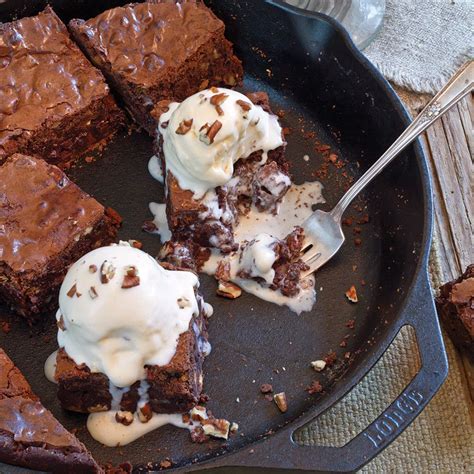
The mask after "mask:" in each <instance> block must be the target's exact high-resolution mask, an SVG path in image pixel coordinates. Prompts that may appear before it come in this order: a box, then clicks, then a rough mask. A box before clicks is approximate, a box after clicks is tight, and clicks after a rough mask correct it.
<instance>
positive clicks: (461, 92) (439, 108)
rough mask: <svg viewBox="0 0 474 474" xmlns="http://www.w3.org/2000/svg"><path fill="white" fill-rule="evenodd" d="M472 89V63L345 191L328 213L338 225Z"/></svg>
mask: <svg viewBox="0 0 474 474" xmlns="http://www.w3.org/2000/svg"><path fill="white" fill-rule="evenodd" d="M473 88H474V61H470V62H468V63H467V64H466V65H465V66H464V67H463V68H461V69H460V70H459V71H458V72H457V74H455V75H454V76H453V77H452V78H451V80H450V81H449V82H448V83H447V84H446V85H445V86H444V87H443V88H442V89H441V90H440V91H439V92H438V93H437V94H436V95H435V96H434V97H433V99H432V100H431V101H430V102H429V104H428V105H427V106H426V107H425V108H424V109H423V111H422V112H421V113H420V114H419V115H418V116H417V117H416V119H415V120H413V122H412V123H411V124H410V125H409V126H408V128H407V129H406V130H405V131H404V132H403V133H402V134H401V135H400V137H399V138H398V139H397V140H396V141H395V142H394V143H393V144H392V145H391V146H390V148H389V149H388V150H387V151H386V152H385V153H384V154H383V155H382V156H381V157H380V158H379V159H378V160H377V161H376V162H375V163H374V164H373V165H372V166H371V167H370V168H369V169H368V170H367V171H366V172H365V173H364V174H363V175H362V177H361V178H359V180H358V181H357V182H356V183H355V184H354V185H353V186H352V187H351V188H350V189H349V191H347V193H346V194H344V196H343V197H342V198H341V200H340V201H339V202H338V203H337V205H336V206H335V207H334V209H333V210H332V211H331V215H332V216H333V218H334V219H335V220H336V222H338V221H340V220H341V218H342V215H343V214H344V211H345V210H346V209H347V206H348V205H349V204H350V203H351V202H352V200H353V199H354V198H355V197H356V196H357V195H358V194H359V193H360V192H361V191H362V189H363V188H365V186H367V184H369V183H370V182H371V181H372V179H373V178H375V176H377V175H378V174H379V173H380V172H381V171H382V170H383V169H384V168H385V167H386V166H387V165H388V164H389V163H390V162H391V161H392V160H393V159H394V158H395V157H396V156H397V155H398V154H399V153H400V152H401V151H402V150H403V149H404V148H406V147H407V146H408V145H409V144H410V143H411V142H412V141H414V140H415V139H416V138H417V137H418V136H419V135H420V134H421V133H423V132H424V131H425V130H426V129H427V128H428V127H429V126H430V125H431V124H432V123H433V122H434V121H435V120H437V119H438V118H439V117H440V116H441V115H443V114H444V113H445V112H447V111H448V110H449V109H450V108H451V107H452V106H453V105H455V104H456V103H457V102H459V101H460V100H461V99H462V98H463V97H464V96H465V95H467V94H468V93H469V92H471V91H472V90H473Z"/></svg>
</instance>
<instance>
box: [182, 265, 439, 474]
mask: <svg viewBox="0 0 474 474" xmlns="http://www.w3.org/2000/svg"><path fill="white" fill-rule="evenodd" d="M405 325H410V326H412V327H413V328H414V329H415V333H416V337H417V343H418V348H419V352H420V355H421V362H422V366H421V368H420V370H419V372H418V373H417V374H416V376H415V377H414V378H413V380H412V381H411V382H410V383H409V384H408V385H407V387H406V388H405V389H404V390H403V392H402V393H401V394H400V395H399V396H398V397H397V398H396V399H395V401H394V402H393V403H392V404H391V405H390V406H389V407H387V408H386V409H385V410H384V412H383V413H382V414H381V415H380V416H379V417H378V418H377V419H376V420H375V421H374V422H372V423H371V424H370V425H369V426H368V427H367V428H365V429H364V430H363V431H362V432H361V433H359V434H358V435H357V436H356V437H355V438H353V439H352V440H351V441H349V442H348V443H347V444H346V445H345V446H342V447H331V446H301V445H298V444H296V443H295V442H294V441H293V434H294V431H295V429H298V428H299V427H300V426H297V427H296V428H294V427H292V428H291V429H289V428H288V429H282V430H280V431H277V433H275V434H274V435H273V436H271V437H269V438H268V439H266V440H265V441H262V442H259V443H255V444H253V445H252V446H251V448H252V449H249V450H246V449H244V450H241V451H237V452H236V453H234V454H229V455H226V456H221V457H220V458H218V459H215V460H214V461H213V462H211V463H210V464H209V465H208V466H205V463H204V465H203V466H202V467H201V469H203V468H205V467H207V468H208V469H209V468H211V470H212V469H213V468H218V467H227V468H229V467H235V468H237V467H238V469H237V470H232V471H225V472H239V473H240V472H258V469H261V468H267V469H275V470H276V471H280V470H283V471H284V470H290V471H291V472H302V471H311V472H328V471H330V472H353V471H357V470H358V469H360V468H361V467H362V466H364V465H365V464H367V463H368V462H369V461H370V460H371V459H373V458H374V457H375V456H377V455H378V454H379V453H380V452H381V451H382V450H383V449H384V448H386V447H387V446H388V445H389V444H390V443H391V442H392V441H394V440H395V438H397V437H398V436H399V435H400V434H401V433H402V431H403V430H405V429H406V428H407V427H408V425H409V424H410V423H411V422H412V421H413V420H414V419H415V418H416V417H417V416H418V415H419V414H420V413H421V411H422V410H423V409H424V408H425V407H426V405H427V404H428V402H429V401H430V400H431V398H432V397H433V396H434V395H435V394H436V392H437V391H438V389H439V388H440V386H441V384H442V383H443V382H444V380H445V378H446V376H447V374H448V361H447V358H446V353H445V349H444V343H443V338H442V335H441V330H440V326H439V322H438V317H437V314H436V309H435V307H434V303H433V297H432V295H431V289H430V286H429V283H428V275H427V274H426V272H425V274H424V275H423V274H422V275H421V277H420V278H419V280H418V284H416V285H415V288H414V290H413V291H412V293H411V296H410V298H409V300H408V301H407V304H406V306H405V308H404V310H403V314H402V316H401V318H400V320H399V322H398V324H397V325H396V326H395V327H394V328H393V331H392V332H391V335H393V338H394V337H395V336H396V335H397V333H398V332H399V330H400V329H401V328H402V327H403V326H405ZM328 408H329V407H328ZM190 470H191V471H194V470H195V469H190ZM196 470H200V469H199V466H196Z"/></svg>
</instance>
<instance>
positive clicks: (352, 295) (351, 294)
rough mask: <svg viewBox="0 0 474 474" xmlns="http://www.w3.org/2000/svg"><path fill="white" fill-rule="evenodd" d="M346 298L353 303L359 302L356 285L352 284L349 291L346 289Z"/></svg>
mask: <svg viewBox="0 0 474 474" xmlns="http://www.w3.org/2000/svg"><path fill="white" fill-rule="evenodd" d="M346 298H347V299H348V300H349V301H351V302H352V303H357V302H358V301H359V299H358V298H357V290H356V287H355V286H354V285H352V286H351V287H350V288H349V289H348V290H347V291H346Z"/></svg>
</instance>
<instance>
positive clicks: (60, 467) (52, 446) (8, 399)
mask: <svg viewBox="0 0 474 474" xmlns="http://www.w3.org/2000/svg"><path fill="white" fill-rule="evenodd" d="M0 461H1V462H6V463H8V464H14V465H17V466H23V467H27V468H29V469H37V470H40V471H47V472H53V473H64V472H74V473H76V472H77V473H101V472H103V471H102V469H101V468H100V467H99V466H98V465H97V463H96V462H95V461H94V459H93V458H92V456H91V454H90V453H89V451H88V450H87V448H86V447H85V446H84V445H83V444H82V443H81V442H80V441H79V440H78V439H77V438H76V437H75V436H74V435H72V434H71V433H70V432H69V431H67V430H66V429H65V428H64V427H63V426H62V425H61V424H60V423H59V421H58V420H56V418H54V416H53V415H52V414H51V412H49V411H48V410H46V408H45V407H44V406H43V405H42V404H41V402H40V401H39V399H38V397H37V396H36V395H35V394H34V393H33V392H32V390H31V387H30V385H29V384H28V382H27V381H26V380H25V378H24V377H23V375H22V374H21V372H20V371H19V370H18V368H17V367H15V365H14V364H13V362H12V361H11V360H10V358H9V357H8V356H7V355H6V354H5V352H4V351H3V350H2V349H0Z"/></svg>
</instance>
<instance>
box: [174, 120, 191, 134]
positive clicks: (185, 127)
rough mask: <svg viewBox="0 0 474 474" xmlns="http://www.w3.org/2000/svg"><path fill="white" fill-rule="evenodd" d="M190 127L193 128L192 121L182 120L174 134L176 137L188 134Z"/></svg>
mask: <svg viewBox="0 0 474 474" xmlns="http://www.w3.org/2000/svg"><path fill="white" fill-rule="evenodd" d="M192 126H193V119H189V120H183V121H182V122H181V123H180V124H179V127H178V128H177V129H176V133H177V134H178V135H186V133H188V132H189V130H191V127H192Z"/></svg>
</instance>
